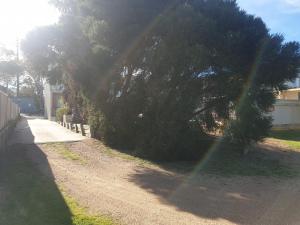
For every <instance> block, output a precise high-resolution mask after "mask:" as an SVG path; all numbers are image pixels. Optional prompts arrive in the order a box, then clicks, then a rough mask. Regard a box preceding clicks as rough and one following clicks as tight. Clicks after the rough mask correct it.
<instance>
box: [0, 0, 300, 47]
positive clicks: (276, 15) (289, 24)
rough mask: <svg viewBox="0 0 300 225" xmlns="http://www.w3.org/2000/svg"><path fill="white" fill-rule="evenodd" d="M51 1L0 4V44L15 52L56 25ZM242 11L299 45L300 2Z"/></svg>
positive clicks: (244, 4) (283, 0)
mask: <svg viewBox="0 0 300 225" xmlns="http://www.w3.org/2000/svg"><path fill="white" fill-rule="evenodd" d="M48 1H49V0H0V44H2V45H6V46H7V47H9V48H11V49H15V48H16V40H17V39H20V40H21V39H22V38H24V37H25V36H26V33H27V32H29V31H30V30H32V29H33V28H35V27H37V26H43V25H48V24H53V23H55V22H57V20H58V18H59V13H58V11H57V10H56V9H55V8H54V7H53V6H52V5H50V4H49V3H48ZM237 1H238V4H239V5H240V7H241V8H242V9H245V10H246V11H247V12H248V13H250V14H254V15H256V16H258V17H261V18H262V19H263V20H264V21H265V22H266V24H267V26H268V27H269V29H270V31H271V32H272V33H281V34H284V35H285V37H286V40H287V41H293V40H296V41H300V0H237Z"/></svg>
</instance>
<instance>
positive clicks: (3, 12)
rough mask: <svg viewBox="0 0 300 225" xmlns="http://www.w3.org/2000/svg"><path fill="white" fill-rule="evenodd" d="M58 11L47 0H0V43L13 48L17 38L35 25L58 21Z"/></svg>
mask: <svg viewBox="0 0 300 225" xmlns="http://www.w3.org/2000/svg"><path fill="white" fill-rule="evenodd" d="M58 18H59V13H58V11H57V10H56V9H55V8H54V7H53V6H52V5H49V4H48V0H0V44H1V45H5V46H6V47H8V48H10V49H12V50H15V49H16V45H17V44H16V43H17V39H20V40H21V39H22V38H24V37H25V36H26V33H27V32H29V31H30V30H32V29H34V28H35V27H37V26H43V25H49V24H53V23H55V22H57V21H58Z"/></svg>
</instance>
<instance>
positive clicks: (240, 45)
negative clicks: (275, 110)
mask: <svg viewBox="0 0 300 225" xmlns="http://www.w3.org/2000/svg"><path fill="white" fill-rule="evenodd" d="M53 2H54V3H55V4H56V6H58V8H60V9H61V10H62V13H63V15H62V18H61V22H60V25H59V26H57V27H56V31H55V32H54V33H55V34H56V35H57V36H56V37H55V36H54V37H55V38H53V39H52V40H51V45H50V46H53V47H52V48H51V49H50V53H49V54H50V55H53V53H59V54H57V55H56V62H57V65H59V68H60V69H61V71H62V72H63V73H64V74H65V75H66V77H68V79H67V80H68V82H67V83H68V88H69V90H72V89H73V88H74V87H75V90H80V93H81V94H80V98H84V99H87V101H86V102H89V104H81V107H82V108H84V109H82V111H85V112H86V113H85V115H86V117H89V121H90V122H91V125H92V126H93V127H94V128H95V130H96V132H97V133H98V135H100V136H101V137H102V138H103V139H104V140H105V141H107V142H108V143H110V144H114V145H117V146H121V147H123V148H128V149H131V150H132V151H134V152H135V153H137V154H140V155H144V156H147V157H151V158H157V159H169V160H170V159H191V158H192V159H195V158H197V156H199V157H201V155H202V154H203V152H205V151H206V148H207V146H208V144H207V142H209V141H207V139H208V137H207V133H208V132H209V131H213V130H216V129H224V130H225V129H226V124H230V127H229V129H227V130H228V132H227V134H228V137H230V139H231V140H233V141H235V142H239V143H242V144H243V145H245V144H249V143H251V142H252V141H258V140H261V139H262V138H263V137H265V136H266V134H267V132H268V130H269V128H270V122H271V120H270V118H269V117H268V115H267V112H268V109H269V108H270V107H271V106H272V104H273V103H274V99H275V96H276V93H277V92H278V91H279V90H282V89H283V88H284V83H285V82H286V81H287V80H293V79H294V78H295V77H296V75H297V69H298V67H299V60H300V53H299V44H298V43H296V42H291V43H284V42H283V37H282V36H280V35H271V34H269V31H268V29H267V27H266V25H265V24H264V23H263V21H262V20H261V19H260V18H256V17H254V16H251V15H248V14H246V13H245V12H244V11H242V10H240V9H239V8H238V6H237V4H236V2H235V1H233V0H210V1H206V0H177V1H176V0H153V1H148V0H110V1H108V0H97V1H95V0H87V1H81V0H77V1H76V0H67V1H61V0H56V1H53ZM40 32H43V30H41V31H40ZM47 46H49V44H48V45H47ZM48 50H49V49H48ZM51 52H52V53H51ZM54 55H55V54H54ZM70 80H71V81H72V82H73V83H72V82H69V81H70ZM74 96H78V92H76V94H75V95H74ZM78 101H79V102H80V101H81V100H78V98H77V100H76V102H78ZM75 104H77V103H75ZM100 112H101V113H100ZM233 115H235V116H233Z"/></svg>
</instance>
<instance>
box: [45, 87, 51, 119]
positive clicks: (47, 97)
mask: <svg viewBox="0 0 300 225" xmlns="http://www.w3.org/2000/svg"><path fill="white" fill-rule="evenodd" d="M51 106H52V92H51V86H50V84H49V83H46V85H45V88H44V108H45V118H47V119H49V120H51V110H52V108H51Z"/></svg>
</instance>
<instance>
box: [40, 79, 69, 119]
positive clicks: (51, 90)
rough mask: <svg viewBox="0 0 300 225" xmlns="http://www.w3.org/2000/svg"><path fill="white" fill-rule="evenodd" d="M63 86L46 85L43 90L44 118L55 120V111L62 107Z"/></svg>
mask: <svg viewBox="0 0 300 225" xmlns="http://www.w3.org/2000/svg"><path fill="white" fill-rule="evenodd" d="M63 90H64V88H63V85H50V84H49V83H46V85H45V89H44V109H45V110H44V111H45V118H47V119H49V120H55V116H56V110H57V109H58V108H61V107H63V100H62V96H63Z"/></svg>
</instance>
